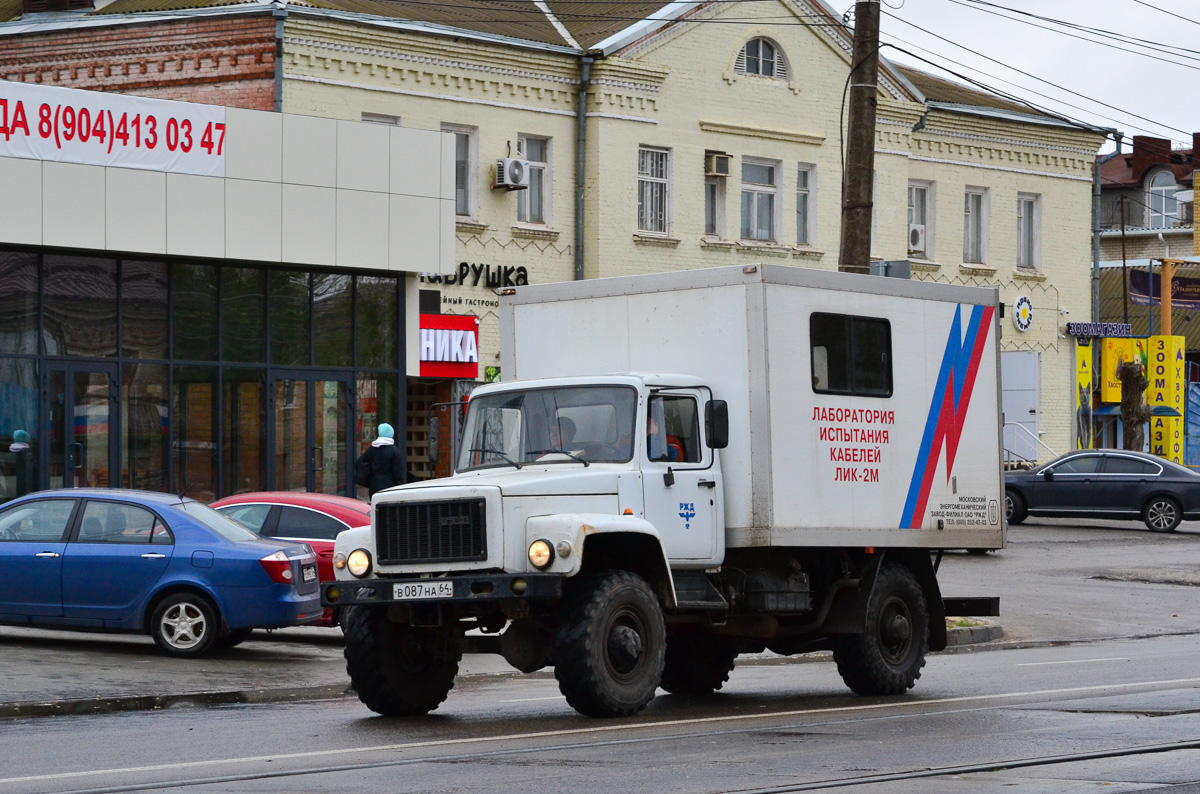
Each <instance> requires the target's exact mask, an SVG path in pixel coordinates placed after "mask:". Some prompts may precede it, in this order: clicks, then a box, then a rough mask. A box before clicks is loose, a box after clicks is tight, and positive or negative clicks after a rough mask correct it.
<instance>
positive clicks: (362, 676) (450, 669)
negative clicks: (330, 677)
mask: <svg viewBox="0 0 1200 794" xmlns="http://www.w3.org/2000/svg"><path fill="white" fill-rule="evenodd" d="M342 625H343V626H344V627H345V632H346V650H345V656H346V672H347V673H349V674H350V684H351V686H353V687H354V691H355V693H356V694H357V695H358V699H359V700H361V701H362V702H363V705H365V706H366V707H367V708H369V709H370V710H371V711H374V712H375V713H377V714H382V715H384V716H385V717H410V716H416V715H420V714H428V713H429V712H431V711H433V710H434V709H436V708H437V707H438V706H439V705H441V703H442V701H443V700H445V699H446V696H447V695H448V694H450V690H451V689H453V688H454V677H455V676H456V675H458V662H459V659H460V658H462V653H461V651H459V650H458V649H457V647H456V646H455V645H454V643H453V642H452V640H453V639H454V638H453V637H450V636H447V634H446V631H445V630H439V629H427V628H414V627H412V626H407V625H402V624H398V623H392V622H391V621H390V620H388V619H387V610H386V609H369V608H366V607H350V608H347V609H344V610H343V612H342Z"/></svg>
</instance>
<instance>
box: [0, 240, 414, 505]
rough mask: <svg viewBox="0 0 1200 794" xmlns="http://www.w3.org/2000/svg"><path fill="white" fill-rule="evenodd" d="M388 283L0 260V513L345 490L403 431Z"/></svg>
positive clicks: (396, 280) (228, 269)
mask: <svg viewBox="0 0 1200 794" xmlns="http://www.w3.org/2000/svg"><path fill="white" fill-rule="evenodd" d="M401 296H402V284H401V279H400V277H397V276H390V275H377V274H372V275H358V274H353V273H345V272H338V273H330V272H327V271H317V270H308V269H298V268H293V269H285V268H265V267H257V266H249V265H247V266H242V265H239V264H237V263H219V264H213V263H203V262H194V261H168V260H163V261H153V260H148V259H146V258H145V257H144V256H143V257H139V258H130V259H121V258H115V257H112V256H85V255H78V254H63V253H58V252H39V251H28V250H18V249H4V248H0V501H5V500H7V499H11V498H13V497H15V496H18V495H21V494H23V493H28V492H29V491H33V490H38V489H40V488H58V487H77V486H101V487H108V486H112V487H118V486H120V487H127V488H141V489H146V490H154V491H170V492H173V493H179V494H185V495H187V496H190V497H193V498H195V499H200V500H202V501H211V500H213V499H216V498H220V497H221V496H226V495H230V494H235V493H244V492H247V491H257V490H308V491H320V492H323V493H336V494H343V495H347V496H352V495H354V492H355V489H354V486H353V483H352V479H351V471H352V468H353V463H354V458H355V457H356V456H357V455H358V454H359V453H360V452H361V451H362V450H363V449H364V448H365V446H366V445H367V444H369V443H370V441H371V439H373V438H374V437H375V426H376V425H377V424H378V423H380V422H384V421H386V422H390V423H392V424H393V425H394V426H397V427H403V425H402V424H401V422H400V420H401V418H402V414H401V406H402V405H403V404H404V401H405V399H404V380H403V378H402V377H401V373H402V371H403V361H402V358H401V356H402V352H401V351H402V347H403V345H402V344H401V340H402V338H403V337H402V332H403V316H402V309H401V306H402V304H401Z"/></svg>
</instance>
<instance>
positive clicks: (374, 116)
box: [362, 113, 400, 127]
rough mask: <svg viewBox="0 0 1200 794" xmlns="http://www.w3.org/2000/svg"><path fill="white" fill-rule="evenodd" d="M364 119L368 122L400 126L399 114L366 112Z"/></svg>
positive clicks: (363, 115)
mask: <svg viewBox="0 0 1200 794" xmlns="http://www.w3.org/2000/svg"><path fill="white" fill-rule="evenodd" d="M362 120H363V121H365V122H367V123H368V124H387V125H388V126H390V127H399V126H400V117H399V116H390V115H388V114H387V113H364V114H362Z"/></svg>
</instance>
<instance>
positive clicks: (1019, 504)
mask: <svg viewBox="0 0 1200 794" xmlns="http://www.w3.org/2000/svg"><path fill="white" fill-rule="evenodd" d="M1004 516H1005V518H1006V519H1007V520H1008V523H1009V524H1010V525H1012V524H1020V523H1021V522H1022V521H1024V520H1025V516H1026V512H1025V499H1024V497H1022V496H1021V494H1019V493H1017V492H1016V491H1014V490H1012V489H1011V488H1009V489H1006V490H1005V491H1004Z"/></svg>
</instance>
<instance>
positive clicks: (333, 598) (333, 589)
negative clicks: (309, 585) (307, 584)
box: [325, 585, 342, 604]
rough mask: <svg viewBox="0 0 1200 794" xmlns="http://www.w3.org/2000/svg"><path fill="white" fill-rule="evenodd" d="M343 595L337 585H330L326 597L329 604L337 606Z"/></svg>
mask: <svg viewBox="0 0 1200 794" xmlns="http://www.w3.org/2000/svg"><path fill="white" fill-rule="evenodd" d="M341 594H342V591H341V590H338V588H337V585H330V586H329V587H327V588H326V589H325V597H326V598H328V599H329V602H330V603H331V604H336V603H337V600H338V596H340V595H341Z"/></svg>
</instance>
